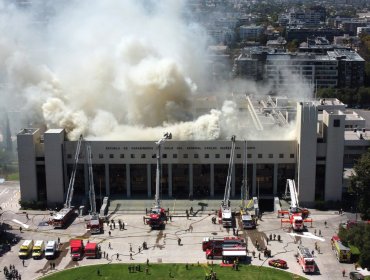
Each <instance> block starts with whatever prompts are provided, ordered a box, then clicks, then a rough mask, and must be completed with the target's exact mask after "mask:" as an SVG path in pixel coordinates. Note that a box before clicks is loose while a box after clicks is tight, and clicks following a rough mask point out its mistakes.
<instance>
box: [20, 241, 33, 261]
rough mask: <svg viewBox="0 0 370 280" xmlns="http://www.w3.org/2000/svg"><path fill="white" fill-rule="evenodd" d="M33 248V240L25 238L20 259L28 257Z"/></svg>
mask: <svg viewBox="0 0 370 280" xmlns="http://www.w3.org/2000/svg"><path fill="white" fill-rule="evenodd" d="M32 248H33V240H25V241H24V242H23V243H22V245H21V247H20V248H19V253H18V256H19V258H20V259H27V258H28V257H29V256H30V255H31V253H32Z"/></svg>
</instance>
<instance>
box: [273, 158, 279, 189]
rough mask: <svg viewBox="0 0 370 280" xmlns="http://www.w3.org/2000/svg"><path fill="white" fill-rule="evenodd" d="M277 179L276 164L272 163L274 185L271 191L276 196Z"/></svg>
mask: <svg viewBox="0 0 370 280" xmlns="http://www.w3.org/2000/svg"><path fill="white" fill-rule="evenodd" d="M277 179H278V164H277V163H275V164H274V186H273V193H274V196H277Z"/></svg>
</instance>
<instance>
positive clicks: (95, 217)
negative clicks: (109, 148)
mask: <svg viewBox="0 0 370 280" xmlns="http://www.w3.org/2000/svg"><path fill="white" fill-rule="evenodd" d="M86 153H87V164H88V170H89V186H90V188H89V201H90V219H89V220H88V221H87V224H86V228H87V229H88V230H90V232H91V233H92V234H95V233H103V230H104V221H103V219H102V218H100V217H99V214H98V213H97V211H96V199H95V188H94V173H93V168H92V157H91V146H90V143H87V142H86Z"/></svg>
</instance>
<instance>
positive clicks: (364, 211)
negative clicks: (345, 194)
mask: <svg viewBox="0 0 370 280" xmlns="http://www.w3.org/2000/svg"><path fill="white" fill-rule="evenodd" d="M354 170H355V175H354V176H352V178H351V184H350V192H352V193H355V194H356V195H357V196H358V211H359V212H360V213H361V217H362V218H363V219H365V220H370V150H368V151H367V152H366V153H365V154H363V155H362V156H361V158H360V159H359V160H358V161H357V163H356V164H355V166H354Z"/></svg>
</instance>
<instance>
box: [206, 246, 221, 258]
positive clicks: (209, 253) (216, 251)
mask: <svg viewBox="0 0 370 280" xmlns="http://www.w3.org/2000/svg"><path fill="white" fill-rule="evenodd" d="M217 257H218V258H221V257H222V245H215V246H212V248H209V249H207V250H206V258H207V259H214V258H217Z"/></svg>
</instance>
